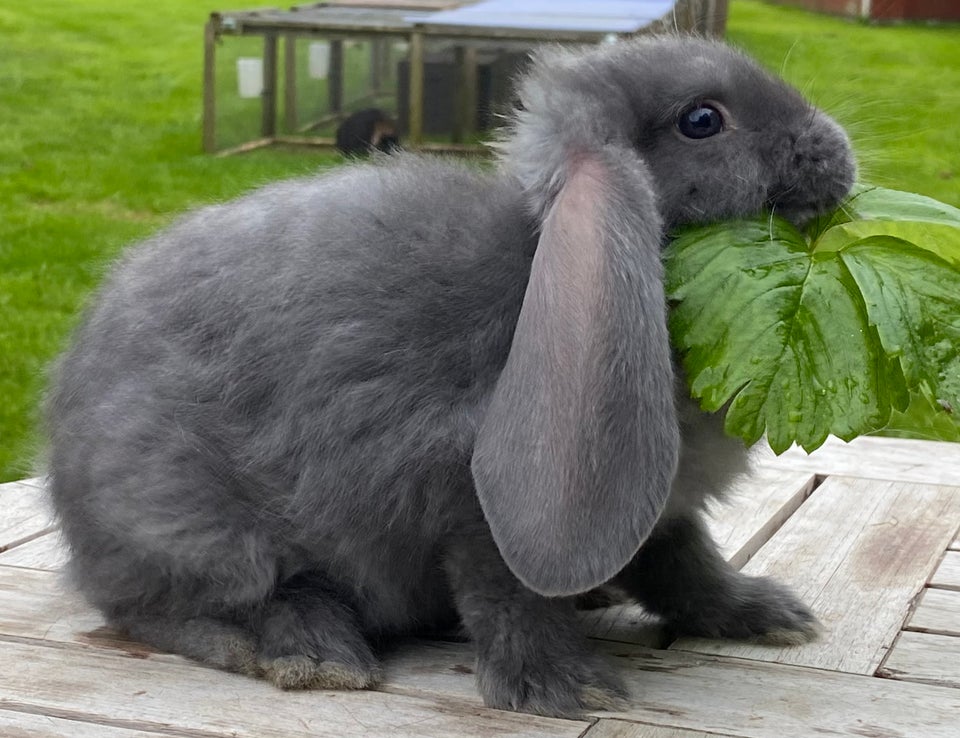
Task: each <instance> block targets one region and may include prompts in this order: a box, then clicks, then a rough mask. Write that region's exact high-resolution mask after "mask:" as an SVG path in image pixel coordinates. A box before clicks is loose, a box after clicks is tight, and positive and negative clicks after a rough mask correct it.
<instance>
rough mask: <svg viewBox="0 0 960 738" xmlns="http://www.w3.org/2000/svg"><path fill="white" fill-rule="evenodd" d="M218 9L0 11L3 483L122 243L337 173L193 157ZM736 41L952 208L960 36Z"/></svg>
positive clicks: (830, 26) (72, 6)
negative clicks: (309, 177)
mask: <svg viewBox="0 0 960 738" xmlns="http://www.w3.org/2000/svg"><path fill="white" fill-rule="evenodd" d="M263 4H264V3H263V2H262V0H258V1H257V2H243V1H242V0H232V1H231V2H229V3H226V4H225V6H224V7H226V8H231V9H236V8H243V7H258V6H262V5H263ZM217 7H218V6H213V7H210V6H207V5H205V4H202V3H197V2H195V0H166V1H165V2H162V3H157V4H155V5H154V4H152V3H151V4H139V3H127V2H120V0H44V2H42V3H19V4H13V3H7V4H5V5H4V6H3V7H0V481H4V480H10V479H15V478H18V477H21V476H24V475H28V474H31V473H32V472H33V471H34V470H35V467H34V464H35V459H36V456H37V448H38V443H37V441H36V438H37V434H36V431H35V428H36V419H37V408H38V405H39V400H40V396H41V393H42V388H43V377H44V368H45V366H46V365H47V364H48V363H49V361H50V360H51V359H52V358H53V357H54V356H55V355H56V353H57V351H58V350H59V348H60V347H61V346H62V345H63V342H64V340H65V338H66V336H67V334H68V332H69V330H70V328H71V326H72V325H73V324H74V323H75V321H76V319H77V316H78V311H79V309H80V307H81V306H82V304H83V303H84V300H85V299H86V297H87V296H88V295H89V293H90V291H91V289H92V288H93V287H94V286H95V285H96V284H97V282H98V280H99V279H100V277H101V276H102V274H103V273H104V269H105V268H106V265H107V264H108V263H109V261H110V259H111V258H112V257H114V256H115V255H116V254H117V253H118V251H119V249H121V248H122V247H123V245H124V244H125V243H128V242H130V241H131V240H134V239H136V238H138V237H141V236H143V235H145V234H147V233H150V232H151V231H153V230H155V229H157V228H158V227H160V226H161V225H163V224H164V223H166V222H168V221H169V220H170V219H171V218H172V217H173V216H174V215H175V214H177V213H178V212H181V211H183V210H184V209H186V208H189V207H192V206H195V205H198V204H201V203H204V202H210V201H214V200H220V199H223V198H227V197H230V196H233V195H236V194H238V193H240V192H242V191H244V190H247V189H249V188H251V187H253V186H256V185H258V184H261V183H263V182H266V181H269V180H271V179H276V178H278V177H283V176H288V175H293V174H299V173H303V172H305V171H308V170H310V169H313V168H315V167H317V166H318V165H323V166H326V165H331V164H335V163H337V162H339V157H337V156H331V155H323V154H318V153H317V152H314V151H278V150H269V151H258V152H255V153H252V154H248V155H243V156H235V157H230V158H213V157H208V156H204V155H202V154H201V153H200V71H201V41H202V28H203V23H204V21H205V18H206V15H207V13H208V11H209V10H212V9H217ZM730 39H731V40H732V41H733V42H734V43H736V44H738V45H740V46H742V47H744V48H745V49H747V50H748V51H750V52H751V53H753V54H755V55H756V56H758V57H759V58H760V59H761V60H762V61H763V62H764V63H765V64H767V65H768V66H770V67H771V68H773V69H776V70H781V71H782V73H783V74H784V76H785V77H786V78H787V79H789V80H790V81H791V82H793V83H794V84H797V85H798V86H800V87H801V88H803V89H804V90H805V91H806V92H807V93H808V95H810V97H811V98H812V99H813V100H814V101H815V102H817V103H818V104H820V105H821V106H823V107H825V108H826V109H828V110H830V111H831V112H833V113H834V114H835V115H836V116H837V117H838V118H839V119H840V121H841V122H843V123H844V124H845V125H846V126H847V127H848V128H849V130H850V131H851V133H852V134H853V136H854V138H855V140H856V144H857V149H858V151H859V153H860V156H861V159H862V162H863V173H864V178H865V179H868V180H870V181H873V182H876V183H877V184H883V185H886V186H890V187H896V188H900V189H907V190H913V191H916V192H921V193H924V194H927V195H931V196H933V197H936V198H939V199H941V200H944V201H947V202H950V203H952V204H954V205H960V126H957V124H956V115H957V111H958V110H960V28H958V27H957V26H953V27H940V28H935V27H923V26H909V25H906V26H896V27H883V28H876V27H869V26H865V25H862V24H859V23H853V22H847V21H843V20H839V19H835V18H828V17H824V16H816V15H811V14H806V13H803V12H800V11H796V10H790V9H785V8H781V7H775V6H766V5H763V4H761V3H758V2H751V1H748V0H739V1H738V0H734V2H733V6H732V9H731V15H730ZM226 46H227V44H225V45H224V48H225V47H226ZM254 115H256V113H255V107H254Z"/></svg>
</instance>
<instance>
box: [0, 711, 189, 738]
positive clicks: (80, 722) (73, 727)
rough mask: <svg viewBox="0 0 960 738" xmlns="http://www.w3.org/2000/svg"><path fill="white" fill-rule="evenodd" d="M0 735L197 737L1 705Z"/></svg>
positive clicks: (40, 737) (29, 737)
mask: <svg viewBox="0 0 960 738" xmlns="http://www.w3.org/2000/svg"><path fill="white" fill-rule="evenodd" d="M0 736H3V738H169V736H174V738H198V736H197V734H196V733H181V732H175V731H171V730H169V729H164V731H163V732H162V733H156V732H154V731H147V730H140V729H138V728H123V727H117V726H112V725H105V724H104V723H102V722H96V723H91V722H87V721H86V720H84V718H83V716H80V717H79V718H77V719H75V720H70V719H66V718H61V717H54V716H52V715H44V714H33V713H29V712H21V711H17V710H15V709H5V708H4V707H3V705H2V704H0Z"/></svg>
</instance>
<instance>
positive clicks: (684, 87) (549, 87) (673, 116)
mask: <svg viewBox="0 0 960 738" xmlns="http://www.w3.org/2000/svg"><path fill="white" fill-rule="evenodd" d="M519 101H520V109H519V110H518V112H517V113H516V115H515V116H514V117H513V119H512V125H511V126H510V127H509V128H508V133H507V134H506V136H505V138H504V140H503V141H502V142H501V143H500V144H499V148H500V150H501V154H502V160H503V163H504V164H505V166H506V167H507V169H509V170H510V171H512V172H514V173H515V174H517V175H518V176H519V177H520V179H521V181H522V182H523V183H524V185H525V187H526V189H527V192H528V193H529V196H530V199H531V204H532V205H533V207H535V208H537V209H540V208H543V207H546V206H547V205H548V204H549V202H550V201H551V200H552V198H553V196H554V195H555V194H556V192H558V191H559V188H560V186H561V185H562V182H563V181H564V177H565V172H567V171H568V170H569V164H570V161H571V160H573V159H574V158H575V157H577V156H578V155H582V154H583V153H585V152H589V151H593V150H596V149H598V148H599V147H603V146H614V147H616V148H617V149H619V150H620V151H621V152H622V155H623V156H624V157H636V158H639V159H642V160H643V161H644V162H645V163H646V165H647V166H648V167H649V169H650V172H651V175H652V179H653V184H654V187H655V188H656V192H657V195H658V209H659V212H660V215H661V216H662V217H663V219H664V221H665V223H666V225H667V227H670V226H674V225H678V224H681V223H691V222H705V221H711V220H720V219H724V218H731V217H737V216H745V215H754V214H756V213H757V212H759V211H760V210H761V209H763V208H764V207H767V208H773V209H774V210H775V211H776V212H777V213H778V214H781V215H784V216H785V217H787V218H790V219H792V220H795V221H803V220H806V219H807V218H809V217H811V216H812V215H814V214H815V213H817V212H818V211H822V210H824V209H827V208H829V207H831V206H833V205H835V204H836V203H837V202H838V201H839V200H840V199H842V198H843V196H844V195H845V194H846V193H847V192H848V191H849V189H850V187H851V185H852V184H853V181H854V177H855V171H856V167H855V164H854V160H853V156H852V153H851V150H850V144H849V141H848V139H847V136H846V134H845V133H844V131H843V129H841V128H840V126H838V125H837V124H836V123H835V122H834V121H833V120H832V119H830V118H829V117H828V116H826V115H825V114H823V113H822V112H820V111H819V110H817V109H816V108H814V107H813V106H812V105H810V103H808V102H807V101H806V100H804V98H803V97H802V96H801V95H800V94H799V93H798V92H797V91H796V90H794V89H793V88H792V87H790V86H789V85H787V84H786V83H784V82H783V81H781V80H779V79H777V78H775V77H773V76H772V75H770V74H768V73H767V72H765V71H764V70H763V69H761V68H760V67H759V66H758V65H757V64H756V63H755V62H753V61H752V60H750V59H749V58H747V57H746V56H744V55H743V54H741V53H739V52H737V51H735V50H733V49H731V48H730V47H728V46H725V45H723V44H721V43H718V42H714V41H707V40H705V39H698V38H692V37H687V38H685V37H660V38H645V39H639V40H636V41H631V42H623V43H619V44H615V45H611V46H606V47H600V48H597V49H594V50H592V51H590V52H587V53H577V52H574V51H569V50H563V49H549V50H545V51H542V52H540V53H539V54H538V56H537V57H536V58H535V60H534V63H533V65H532V67H531V70H530V72H529V73H528V74H527V75H526V76H525V77H524V78H523V79H522V80H521V82H520V85H519Z"/></svg>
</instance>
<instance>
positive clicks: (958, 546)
mask: <svg viewBox="0 0 960 738" xmlns="http://www.w3.org/2000/svg"><path fill="white" fill-rule="evenodd" d="M950 550H951V551H960V533H957V537H956V538H954V539H953V543H951V544H950Z"/></svg>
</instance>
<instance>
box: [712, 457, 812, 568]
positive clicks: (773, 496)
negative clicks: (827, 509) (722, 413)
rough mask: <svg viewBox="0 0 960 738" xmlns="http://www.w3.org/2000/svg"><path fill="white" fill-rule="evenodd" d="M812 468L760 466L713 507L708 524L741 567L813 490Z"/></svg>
mask: <svg viewBox="0 0 960 738" xmlns="http://www.w3.org/2000/svg"><path fill="white" fill-rule="evenodd" d="M815 481H816V478H815V476H814V475H813V474H811V473H810V472H803V471H801V472H791V471H786V472H784V471H779V470H776V471H775V470H772V469H765V468H758V469H755V470H754V471H752V472H751V473H750V474H747V475H745V476H743V477H742V478H740V479H739V480H737V481H736V482H735V483H734V484H733V486H732V487H731V488H730V490H729V491H728V492H727V493H726V495H725V498H724V501H723V502H721V503H716V502H714V503H712V504H711V505H710V507H709V517H708V527H709V529H710V534H711V535H712V536H713V539H714V540H715V541H716V542H717V545H718V546H719V547H720V551H721V552H722V553H723V555H724V556H725V557H726V559H727V561H729V562H730V563H731V564H733V566H735V567H736V568H738V569H740V568H742V567H743V565H744V564H746V563H747V561H749V560H750V558H751V557H752V556H753V555H754V554H755V553H756V552H757V551H758V550H759V549H760V547H761V546H762V545H763V544H764V543H766V542H767V541H768V540H769V539H770V537H771V536H772V535H773V534H774V533H776V531H777V530H779V529H780V527H781V526H782V525H783V524H784V522H786V520H787V519H788V518H789V517H790V516H791V515H793V513H794V512H795V511H796V510H797V508H798V507H800V505H801V504H802V503H803V501H804V500H805V499H806V498H807V497H809V496H810V494H811V493H812V492H813V487H814V483H815Z"/></svg>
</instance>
